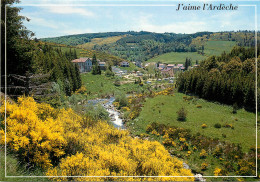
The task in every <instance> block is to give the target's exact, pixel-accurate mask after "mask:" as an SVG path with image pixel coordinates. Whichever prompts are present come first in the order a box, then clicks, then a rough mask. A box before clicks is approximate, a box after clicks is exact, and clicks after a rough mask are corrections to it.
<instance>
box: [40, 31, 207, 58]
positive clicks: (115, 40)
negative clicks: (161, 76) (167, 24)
mask: <svg viewBox="0 0 260 182" xmlns="http://www.w3.org/2000/svg"><path fill="white" fill-rule="evenodd" d="M211 33H212V32H200V33H196V34H175V33H152V32H144V31H141V32H134V31H129V32H109V33H90V34H80V35H69V36H63V37H55V38H45V39H41V40H42V41H47V42H54V43H58V44H66V45H73V46H75V45H77V47H79V48H87V49H93V50H96V51H102V52H107V53H110V54H113V55H115V56H118V57H120V58H122V59H127V60H129V61H136V60H140V61H146V60H148V59H149V58H152V57H154V56H157V55H160V54H163V53H167V52H196V51H197V49H196V46H194V45H192V46H190V44H191V42H192V39H193V38H196V37H198V36H204V35H210V34H211Z"/></svg>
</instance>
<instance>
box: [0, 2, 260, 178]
mask: <svg viewBox="0 0 260 182" xmlns="http://www.w3.org/2000/svg"><path fill="white" fill-rule="evenodd" d="M79 1H88V2H93V0H79ZM95 1H105V2H111V1H110V0H95ZM128 1H138V2H140V0H122V1H121V2H128ZM142 1H143V2H149V1H151V2H160V1H159V0H148V1H145V0H142ZM162 1H167V2H174V1H176V0H172V1H171V0H162ZM182 1H184V2H186V1H196V2H203V0H202V1H200V0H199V1H198V0H182ZM222 1H230V2H231V1H235V2H253V1H259V0H222ZM112 2H120V1H113V0H112ZM207 2H216V0H207ZM0 5H1V2H0ZM6 6H8V5H5V22H6V15H7V13H6ZM23 6H176V5H171V4H140V5H138V4H106V5H104V4H92V5H86V4H73V5H69V4H65V5H61V4H60V5H53V4H39V5H37V4H23V5H19V7H23ZM238 6H253V7H255V56H256V57H255V61H256V73H255V76H256V83H255V97H256V175H255V176H203V178H207V177H211V178H224V177H235V178H246V177H258V176H257V165H258V164H257V134H258V131H257V5H238ZM0 17H1V15H0ZM6 30H7V28H6V23H5V178H31V177H33V178H34V177H35V178H54V177H57V178H67V177H74V178H82V177H85V178H91V177H94V178H96V177H97V178H113V177H120V178H124V177H125V178H128V177H136V178H138V177H139V178H156V177H169V178H171V177H174V178H176V177H195V176H7V170H6V154H7V142H6V99H7V66H6V58H7V54H6V52H7V45H6ZM0 48H1V47H0Z"/></svg>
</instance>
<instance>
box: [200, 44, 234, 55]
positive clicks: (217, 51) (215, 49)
mask: <svg viewBox="0 0 260 182" xmlns="http://www.w3.org/2000/svg"><path fill="white" fill-rule="evenodd" d="M235 45H236V42H235V41H207V42H206V43H205V50H204V53H205V54H206V55H207V56H213V55H215V56H219V55H221V54H222V53H223V52H224V51H225V52H226V53H229V52H231V50H232V48H233V47H234V46H235Z"/></svg>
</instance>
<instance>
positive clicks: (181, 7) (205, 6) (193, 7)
mask: <svg viewBox="0 0 260 182" xmlns="http://www.w3.org/2000/svg"><path fill="white" fill-rule="evenodd" d="M237 9H238V6H234V5H233V4H229V5H225V4H222V3H221V4H219V5H213V4H207V3H204V4H203V5H202V6H201V5H191V4H181V3H179V4H178V6H177V9H176V11H181V10H224V11H225V10H231V11H232V10H237Z"/></svg>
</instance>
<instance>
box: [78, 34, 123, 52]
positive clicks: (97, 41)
mask: <svg viewBox="0 0 260 182" xmlns="http://www.w3.org/2000/svg"><path fill="white" fill-rule="evenodd" d="M123 37H125V36H124V35H121V36H112V37H106V38H94V39H91V42H88V43H85V44H82V45H78V46H77V47H79V48H85V49H93V47H94V46H95V45H104V44H112V43H115V42H116V41H118V40H119V39H121V38H123Z"/></svg>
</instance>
